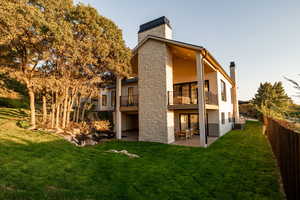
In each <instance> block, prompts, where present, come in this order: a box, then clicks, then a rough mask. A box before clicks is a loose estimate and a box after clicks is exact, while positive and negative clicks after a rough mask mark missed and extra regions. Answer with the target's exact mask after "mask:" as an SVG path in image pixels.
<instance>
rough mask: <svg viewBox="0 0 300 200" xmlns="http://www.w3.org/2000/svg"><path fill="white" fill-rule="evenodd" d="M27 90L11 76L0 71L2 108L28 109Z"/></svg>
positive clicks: (0, 103)
mask: <svg viewBox="0 0 300 200" xmlns="http://www.w3.org/2000/svg"><path fill="white" fill-rule="evenodd" d="M27 105H28V98H27V89H26V87H25V85H23V84H22V83H20V82H19V81H17V80H16V79H15V78H13V76H12V75H11V74H9V73H8V72H6V71H5V70H3V69H2V70H1V69H0V107H16V108H17V107H27Z"/></svg>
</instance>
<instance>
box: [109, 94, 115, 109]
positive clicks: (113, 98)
mask: <svg viewBox="0 0 300 200" xmlns="http://www.w3.org/2000/svg"><path fill="white" fill-rule="evenodd" d="M110 103H111V106H112V107H114V106H115V105H116V91H111V102H110Z"/></svg>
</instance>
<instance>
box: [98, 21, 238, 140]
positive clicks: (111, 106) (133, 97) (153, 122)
mask: <svg viewBox="0 0 300 200" xmlns="http://www.w3.org/2000/svg"><path fill="white" fill-rule="evenodd" d="M131 63H132V67H133V74H132V78H128V79H124V78H122V77H117V80H116V85H115V86H112V87H108V88H105V89H103V90H102V91H101V92H102V95H100V101H99V102H100V103H99V110H100V111H111V112H113V113H114V125H115V126H114V127H115V131H116V136H117V138H118V139H122V138H126V137H129V133H130V134H135V135H134V137H135V138H136V139H137V140H139V141H152V142H161V143H167V144H170V143H175V144H185V143H186V144H189V143H190V144H192V145H196V146H197V145H199V146H206V145H207V144H208V143H209V142H210V140H213V139H215V138H217V137H220V136H222V135H224V134H225V133H227V132H228V131H230V130H231V129H232V128H233V126H234V123H235V122H238V121H239V111H238V102H237V85H236V68H235V64H234V62H231V64H230V75H228V74H227V73H226V72H225V70H224V69H223V68H222V67H221V65H220V64H219V63H218V62H217V61H216V59H215V58H214V57H213V56H212V55H211V53H210V52H209V51H208V50H207V49H206V48H204V47H202V46H198V45H193V44H187V43H184V42H180V41H176V40H173V39H172V27H171V25H170V22H169V20H168V19H167V18H166V17H160V18H158V19H156V20H153V21H150V22H147V23H145V24H142V25H141V26H140V29H139V32H138V44H137V46H136V47H135V48H134V49H133V57H132V62H131ZM129 131H132V132H129ZM131 136H132V135H131Z"/></svg>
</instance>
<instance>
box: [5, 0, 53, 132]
mask: <svg viewBox="0 0 300 200" xmlns="http://www.w3.org/2000/svg"><path fill="white" fill-rule="evenodd" d="M0 13H1V15H0V38H1V39H0V49H2V50H4V51H1V52H0V57H1V58H2V59H0V60H1V61H2V62H1V64H2V66H6V67H10V68H13V69H15V70H16V73H17V74H18V75H19V76H18V78H19V80H21V81H22V82H24V83H25V84H26V87H27V89H28V96H29V99H30V111H31V126H32V128H35V127H36V120H35V93H34V82H33V79H34V75H35V72H36V71H37V70H38V69H37V68H38V65H39V64H40V63H41V62H43V61H44V60H45V59H46V58H47V56H48V55H49V54H48V53H49V48H50V46H51V42H52V41H53V40H54V38H55V36H54V31H53V30H54V29H55V28H56V27H54V26H53V24H52V23H51V22H52V20H50V18H48V19H46V18H45V15H44V13H45V10H44V8H43V7H41V6H40V4H39V3H37V1H29V0H2V1H1V4H0Z"/></svg>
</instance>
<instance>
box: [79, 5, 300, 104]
mask: <svg viewBox="0 0 300 200" xmlns="http://www.w3.org/2000/svg"><path fill="white" fill-rule="evenodd" d="M79 1H80V2H83V3H85V4H90V5H92V6H93V7H95V8H97V10H98V11H99V13H100V14H101V15H103V16H105V17H108V18H110V19H111V20H113V21H114V22H115V23H116V24H117V25H118V26H119V27H120V28H121V29H122V30H123V36H124V39H125V41H126V44H127V45H128V46H129V47H131V48H133V47H134V46H135V45H136V43H137V31H138V28H139V25H140V24H142V23H145V22H147V21H149V20H152V19H155V18H157V17H160V16H166V17H167V18H168V19H169V20H170V21H171V25H172V28H173V39H175V40H180V41H183V42H188V43H192V44H197V45H201V46H204V47H205V48H207V49H208V50H209V51H210V52H211V53H212V54H213V55H214V57H215V58H216V59H217V60H218V61H219V63H220V64H221V65H222V66H223V68H224V69H225V70H226V71H227V72H228V68H229V67H228V66H229V62H230V61H235V62H236V65H237V70H238V86H239V99H241V100H248V99H251V98H252V97H253V95H254V93H255V92H256V90H257V88H258V86H259V83H260V82H265V81H269V82H274V81H282V82H283V83H284V87H285V89H286V91H287V93H288V95H290V96H293V95H294V94H295V92H296V91H295V90H294V89H293V87H292V85H291V84H290V83H289V82H287V81H285V79H284V76H286V77H289V78H293V79H296V80H299V82H300V76H298V75H297V74H300V1H299V0H286V1H283V0H251V1H250V0H248V1H246V0H211V1H206V0H205V1H204V0H185V1H179V0H151V1H149V0H75V2H79ZM294 100H295V101H296V102H297V103H300V99H299V98H298V100H297V99H296V98H294Z"/></svg>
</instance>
